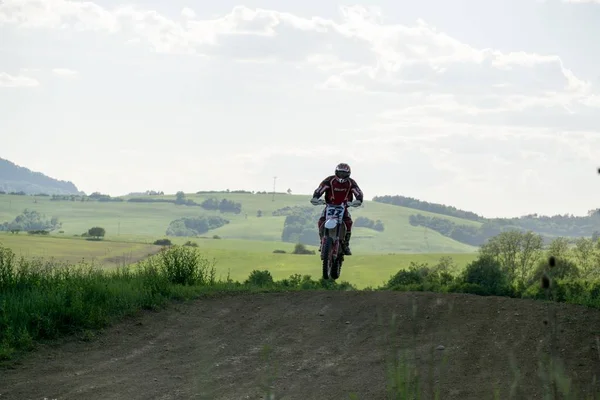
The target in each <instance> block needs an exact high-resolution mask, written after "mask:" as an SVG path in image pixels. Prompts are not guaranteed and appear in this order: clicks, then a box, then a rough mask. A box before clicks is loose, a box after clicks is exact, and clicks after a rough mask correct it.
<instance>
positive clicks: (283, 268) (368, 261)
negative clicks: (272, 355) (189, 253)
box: [0, 233, 476, 288]
mask: <svg viewBox="0 0 600 400" xmlns="http://www.w3.org/2000/svg"><path fill="white" fill-rule="evenodd" d="M188 240H191V241H192V242H194V243H196V244H197V245H198V249H199V250H200V252H201V253H202V255H203V256H204V257H206V258H208V259H215V260H216V265H215V267H216V271H217V275H218V276H220V277H223V278H224V277H226V276H227V275H228V274H229V275H230V276H231V278H232V279H234V280H242V279H245V278H246V277H247V276H248V275H249V274H250V272H252V271H253V270H255V269H259V270H265V269H266V270H269V271H270V272H271V274H272V275H273V277H274V278H275V279H283V278H287V277H288V276H290V275H293V274H301V275H312V276H319V275H320V273H321V272H320V271H321V260H320V258H319V256H318V255H297V254H290V253H291V252H292V251H293V249H294V244H292V243H282V242H265V241H250V240H240V239H197V238H196V239H190V238H174V239H173V243H175V244H180V245H181V244H183V243H185V242H187V241H188ZM0 244H3V245H4V246H6V247H8V248H10V249H11V250H12V251H14V252H15V253H16V254H17V255H23V256H25V257H26V258H32V257H43V258H46V259H49V258H54V259H56V260H58V261H67V262H78V261H80V260H82V259H85V260H87V261H94V263H95V264H97V265H99V266H100V265H102V266H105V267H113V268H114V267H115V266H118V265H123V264H127V263H133V262H135V261H138V260H139V259H141V258H143V257H145V256H147V255H148V254H150V253H156V252H157V251H159V249H160V246H155V245H151V244H143V243H136V242H124V241H110V240H102V241H88V240H85V239H82V238H73V237H63V238H60V237H53V236H48V237H40V236H32V235H27V234H24V233H21V234H19V235H13V234H10V233H0ZM307 248H309V249H313V250H317V248H316V247H313V246H307ZM273 250H285V251H286V252H287V253H286V254H276V253H273ZM444 256H446V257H451V258H452V259H453V260H454V262H455V264H456V266H457V267H458V268H462V267H464V266H465V265H466V264H467V263H468V262H470V261H472V260H474V259H475V257H476V254H474V253H457V254H451V253H427V254H406V253H401V254H360V253H359V252H355V253H354V255H352V256H350V257H346V260H345V262H344V265H343V267H342V279H343V280H345V281H348V282H350V283H351V284H352V285H355V286H356V287H357V288H365V287H368V286H379V285H381V284H383V282H384V281H387V279H389V277H390V276H391V275H393V274H395V273H396V272H397V271H398V270H399V269H403V268H406V267H408V266H409V265H410V263H411V262H416V263H429V264H430V265H433V264H435V263H437V261H438V260H439V259H440V258H441V257H444Z"/></svg>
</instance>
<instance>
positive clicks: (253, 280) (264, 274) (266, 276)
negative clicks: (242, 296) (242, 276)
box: [244, 270, 273, 287]
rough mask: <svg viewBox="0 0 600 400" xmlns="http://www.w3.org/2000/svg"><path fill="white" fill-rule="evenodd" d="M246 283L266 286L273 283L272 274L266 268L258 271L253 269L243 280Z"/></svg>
mask: <svg viewBox="0 0 600 400" xmlns="http://www.w3.org/2000/svg"><path fill="white" fill-rule="evenodd" d="M244 284H246V285H254V286H258V287H266V286H271V285H273V276H271V273H270V272H269V271H267V270H264V271H258V270H254V271H252V272H251V273H250V276H249V277H248V279H246V281H245V282H244Z"/></svg>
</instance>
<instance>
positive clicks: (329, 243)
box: [321, 236, 333, 279]
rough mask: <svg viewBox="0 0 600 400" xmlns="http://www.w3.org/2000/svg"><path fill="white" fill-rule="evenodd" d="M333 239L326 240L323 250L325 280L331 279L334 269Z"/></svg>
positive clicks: (327, 238)
mask: <svg viewBox="0 0 600 400" xmlns="http://www.w3.org/2000/svg"><path fill="white" fill-rule="evenodd" d="M332 251H333V239H332V238H331V237H329V236H327V237H326V238H325V243H324V244H323V248H322V249H321V258H322V259H323V279H329V276H330V275H331V270H332V269H333V257H332Z"/></svg>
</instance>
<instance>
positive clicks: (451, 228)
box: [373, 195, 600, 246]
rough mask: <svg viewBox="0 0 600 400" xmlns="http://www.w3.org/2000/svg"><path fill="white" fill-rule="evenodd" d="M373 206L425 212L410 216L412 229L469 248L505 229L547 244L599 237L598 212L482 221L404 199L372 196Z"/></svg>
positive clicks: (444, 207) (448, 208) (470, 214)
mask: <svg viewBox="0 0 600 400" xmlns="http://www.w3.org/2000/svg"><path fill="white" fill-rule="evenodd" d="M373 201H374V202H376V203H383V204H391V205H394V206H398V207H402V208H411V209H413V210H420V211H424V212H426V213H434V214H437V215H425V214H424V213H418V212H417V213H413V214H412V215H411V216H410V218H409V222H410V224H411V225H412V226H421V227H426V228H429V229H431V230H434V231H436V232H438V233H440V234H442V235H444V236H446V237H448V238H451V239H453V240H456V241H457V242H460V243H465V244H469V245H471V246H480V245H482V244H483V243H485V242H486V241H487V239H489V238H490V237H492V236H496V235H498V234H499V233H501V232H504V231H508V230H521V231H533V232H535V233H538V234H541V235H542V236H543V237H544V238H545V239H546V240H547V241H549V240H551V239H552V238H555V237H558V236H562V237H569V238H577V237H592V238H593V239H594V240H596V239H597V238H599V237H600V209H595V210H589V211H588V214H587V215H585V216H575V215H572V214H565V215H552V216H546V215H538V214H529V215H523V216H521V217H513V218H484V217H482V216H481V215H478V214H475V213H474V212H470V211H464V210H459V209H457V208H456V207H453V206H447V205H444V204H439V203H429V202H427V201H422V200H418V199H415V198H412V197H406V196H399V195H396V196H375V197H374V198H373ZM445 216H450V217H455V218H460V219H461V220H462V221H473V222H479V223H480V225H479V226H474V225H473V224H465V223H464V222H460V220H459V221H451V220H449V219H448V218H444V217H445Z"/></svg>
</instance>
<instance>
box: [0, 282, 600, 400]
mask: <svg viewBox="0 0 600 400" xmlns="http://www.w3.org/2000/svg"><path fill="white" fill-rule="evenodd" d="M549 307H550V308H552V309H555V310H556V314H557V320H558V324H559V329H558V337H557V351H558V353H559V354H560V356H561V357H562V359H563V360H564V362H565V367H566V368H565V369H566V371H567V372H568V374H569V376H571V377H572V378H573V384H575V385H577V386H585V387H588V388H589V387H590V385H591V382H592V377H593V374H594V373H595V374H598V375H599V378H600V354H599V350H598V348H597V344H596V340H597V339H596V338H597V336H598V335H600V312H599V311H597V310H590V309H587V308H584V307H578V306H573V305H565V304H552V303H550V304H546V303H543V302H534V301H525V300H515V299H508V298H497V297H478V296H470V295H438V294H431V293H398V292H299V293H281V294H261V295H243V296H235V297H225V298H218V299H216V298H215V299H204V300H198V301H194V302H190V303H185V304H178V305H173V306H171V307H170V309H169V310H167V311H162V312H159V313H152V312H148V313H144V314H143V315H142V316H140V317H138V318H136V319H134V320H128V321H127V322H124V323H122V324H119V325H117V326H114V327H112V328H110V329H108V330H107V331H106V332H104V333H103V334H102V335H101V336H100V337H99V338H98V339H96V340H93V341H91V342H70V343H67V344H64V345H61V346H57V347H55V348H49V347H45V348H42V349H40V350H38V351H36V352H35V353H33V354H31V355H30V356H28V357H27V359H26V360H25V361H23V362H22V363H20V364H19V365H17V366H16V369H12V370H1V371H0V400H7V399H11V400H12V399H15V400H17V399H18V400H22V399H36V400H37V399H39V400H41V399H44V398H48V399H59V400H63V399H88V400H92V399H102V400H106V399H144V400H145V399H191V398H193V399H211V400H218V399H262V398H264V394H265V391H266V390H265V388H264V387H266V386H264V385H272V387H273V388H274V393H275V397H274V398H275V399H302V400H306V399H319V400H326V399H332V400H333V399H335V400H340V399H348V398H350V397H349V394H350V393H356V394H357V395H358V398H359V399H368V400H375V399H384V398H386V395H385V392H386V382H387V379H386V374H387V372H386V359H387V358H388V357H390V356H393V354H394V350H393V346H398V347H399V348H400V349H401V350H407V351H409V352H412V354H408V355H406V357H408V359H410V360H413V361H415V362H416V364H417V366H418V368H419V371H420V374H421V381H422V386H427V387H429V388H431V387H435V386H439V388H440V392H441V395H442V396H441V398H443V399H491V398H493V394H494V390H495V388H496V387H498V388H499V390H500V393H499V394H500V395H499V397H498V398H501V399H508V398H511V397H510V395H509V390H510V387H511V385H512V384H513V382H514V381H515V377H516V379H517V380H518V387H519V389H518V391H517V393H516V395H515V397H512V398H516V399H534V398H540V397H541V394H542V386H541V384H540V382H541V379H540V378H539V368H538V361H539V359H540V356H539V354H538V353H539V351H538V349H539V348H540V347H541V348H542V349H547V348H548V342H547V338H548V335H549V333H550V332H549V329H550V328H549V325H547V322H548V321H547V320H548V309H549ZM413 312H414V315H415V316H414V317H413ZM392 313H395V314H397V318H396V325H397V326H396V327H395V328H393V333H394V334H393V335H390V332H392V327H391V326H390V323H391V315H392ZM264 345H267V346H269V347H270V348H271V352H270V353H268V352H267V353H264V352H263V346H264ZM511 350H512V351H513V353H514V356H515V359H516V362H517V365H518V367H519V369H520V371H519V373H516V372H515V370H514V369H513V368H511V361H510V358H509V353H510V351H511ZM444 359H446V360H447V363H446V365H445V366H444V363H443V362H442V361H443V360H444ZM269 377H272V378H273V379H272V382H269V380H268V379H269ZM596 390H597V388H596ZM588 393H589V392H588ZM424 398H433V397H432V396H431V394H430V393H429V394H428V393H426V395H425V397H424Z"/></svg>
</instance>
